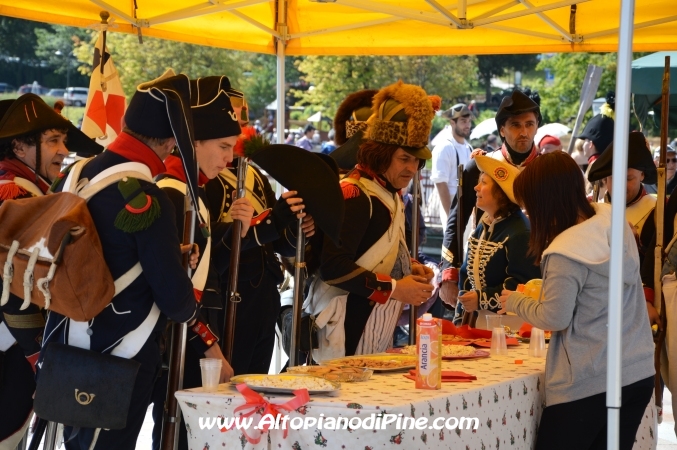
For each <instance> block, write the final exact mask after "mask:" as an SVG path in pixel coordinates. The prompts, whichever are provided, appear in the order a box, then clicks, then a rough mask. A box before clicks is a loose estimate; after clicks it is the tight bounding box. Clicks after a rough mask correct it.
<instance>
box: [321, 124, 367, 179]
mask: <svg viewBox="0 0 677 450" xmlns="http://www.w3.org/2000/svg"><path fill="white" fill-rule="evenodd" d="M364 141H365V139H364V130H357V131H356V132H355V134H353V135H352V136H350V138H349V139H348V140H347V141H346V142H344V143H343V145H341V146H340V147H338V148H337V149H335V150H334V151H333V152H331V153H329V156H331V157H332V158H333V159H334V161H336V164H338V166H339V168H341V169H342V170H351V169H353V168H354V167H355V165H357V151H358V150H359V149H360V145H362V143H363V142H364Z"/></svg>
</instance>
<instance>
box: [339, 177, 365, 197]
mask: <svg viewBox="0 0 677 450" xmlns="http://www.w3.org/2000/svg"><path fill="white" fill-rule="evenodd" d="M360 177H361V175H360V171H359V170H353V172H352V173H351V174H350V175H348V178H352V179H353V180H359V179H360ZM341 191H343V198H344V199H345V200H348V199H350V198H357V197H359V196H360V188H359V187H357V186H356V185H355V184H354V183H351V182H349V181H344V180H342V181H341Z"/></svg>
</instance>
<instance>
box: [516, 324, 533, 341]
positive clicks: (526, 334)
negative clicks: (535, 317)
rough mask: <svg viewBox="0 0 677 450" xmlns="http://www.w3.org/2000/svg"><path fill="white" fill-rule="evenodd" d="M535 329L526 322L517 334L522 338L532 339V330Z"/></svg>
mask: <svg viewBox="0 0 677 450" xmlns="http://www.w3.org/2000/svg"><path fill="white" fill-rule="evenodd" d="M533 327H534V326H533V325H531V324H529V323H526V322H524V323H523V324H522V326H521V327H520V330H519V331H518V332H517V334H519V335H520V337H523V338H530V337H531V329H532V328H533Z"/></svg>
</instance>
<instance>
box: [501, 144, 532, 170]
mask: <svg viewBox="0 0 677 450" xmlns="http://www.w3.org/2000/svg"><path fill="white" fill-rule="evenodd" d="M538 153H539V151H538V147H536V145H534V146H533V147H531V153H529V156H528V157H527V159H525V160H524V161H522V164H520V165H519V166H526V165H527V164H529V163H530V162H531V161H533V160H534V159H536V157H537V156H538ZM501 154H502V155H503V157H504V158H505V160H506V161H507V162H509V163H510V164H512V165H513V166H516V167H519V166H517V165H516V164H515V163H513V162H512V158H511V157H510V153H508V149H507V148H506V147H505V144H503V145H501Z"/></svg>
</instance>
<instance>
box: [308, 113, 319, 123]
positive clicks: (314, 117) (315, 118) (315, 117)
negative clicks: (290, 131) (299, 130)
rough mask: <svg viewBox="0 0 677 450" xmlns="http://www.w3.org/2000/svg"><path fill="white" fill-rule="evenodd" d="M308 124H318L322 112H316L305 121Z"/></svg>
mask: <svg viewBox="0 0 677 450" xmlns="http://www.w3.org/2000/svg"><path fill="white" fill-rule="evenodd" d="M306 120H307V121H308V122H319V121H320V120H322V111H318V112H316V113H315V114H313V115H312V116H310V117H308V118H307V119H306Z"/></svg>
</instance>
